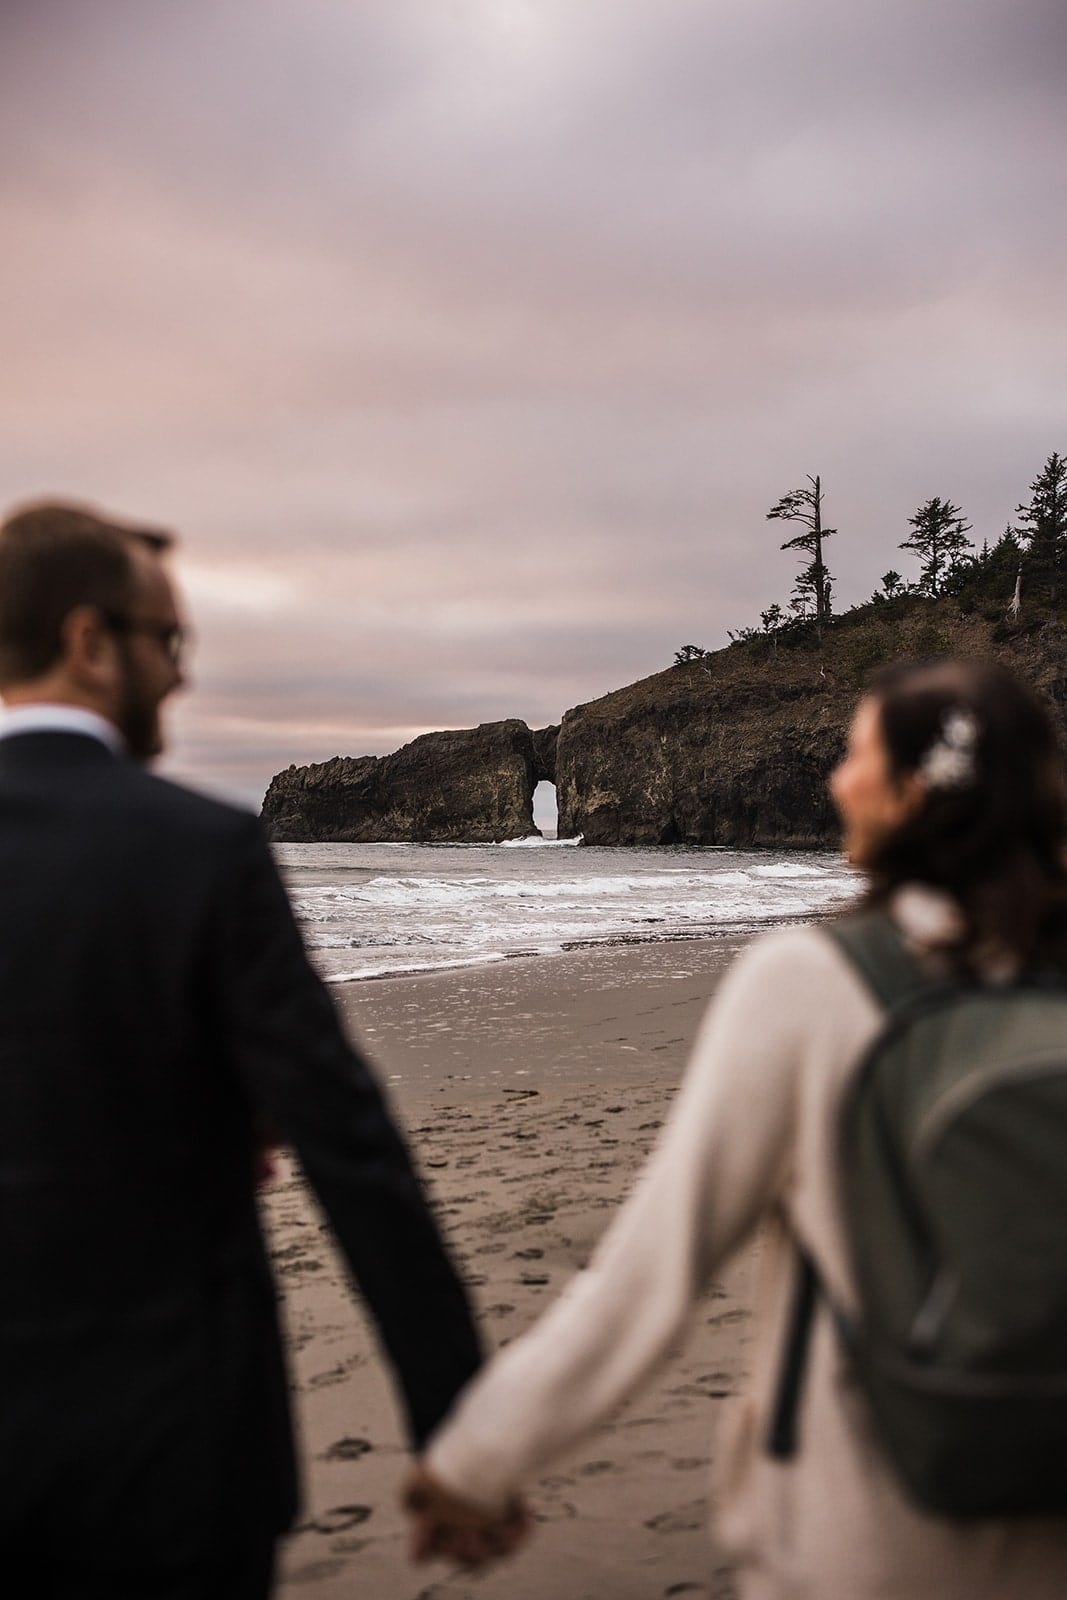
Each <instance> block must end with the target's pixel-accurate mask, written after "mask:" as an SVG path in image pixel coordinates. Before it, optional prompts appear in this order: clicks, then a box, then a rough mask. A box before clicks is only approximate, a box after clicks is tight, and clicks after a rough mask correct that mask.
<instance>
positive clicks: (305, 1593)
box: [265, 939, 758, 1600]
mask: <svg viewBox="0 0 1067 1600" xmlns="http://www.w3.org/2000/svg"><path fill="white" fill-rule="evenodd" d="M742 943H743V941H740V940H737V939H722V940H694V941H691V942H684V943H671V944H658V945H636V946H634V945H630V946H618V947H613V948H599V949H587V950H579V951H575V952H571V953H569V954H564V955H561V956H558V957H546V958H539V959H528V960H514V961H507V962H501V963H498V964H495V965H492V966H487V967H479V968H468V969H462V970H460V971H455V972H451V973H443V974H440V975H435V976H432V977H421V978H416V979H412V978H407V979H390V980H386V981H382V982H371V983H359V984H346V985H339V986H338V987H337V989H336V991H335V994H336V999H337V1001H338V1004H339V1007H340V1009H341V1011H342V1013H343V1015H344V1017H345V1020H346V1022H347V1024H348V1025H349V1027H350V1028H351V1031H352V1033H353V1034H354V1036H355V1037H357V1038H358V1039H359V1040H360V1041H361V1042H362V1043H363V1045H364V1047H365V1049H366V1050H367V1052H368V1053H369V1054H370V1056H371V1057H372V1059H373V1060H374V1061H375V1063H376V1065H377V1067H378V1069H379V1071H380V1074H381V1076H382V1079H383V1081H384V1082H385V1083H386V1085H387V1088H388V1091H389V1093H390V1096H391V1098H392V1101H393V1103H394V1106H395V1107H396V1110H397V1112H398V1115H399V1117H400V1120H401V1122H402V1123H403V1125H404V1127H405V1128H406V1130H407V1133H408V1137H409V1139H410V1142H411V1145H412V1148H413V1150H414V1152H415V1155H416V1159H417V1161H418V1164H419V1166H420V1169H421V1170H422V1172H423V1174H424V1176H425V1177H426V1179H427V1181H428V1183H429V1185H430V1188H431V1192H432V1194H433V1198H434V1202H435V1206H436V1208H437V1211H438V1215H439V1216H440V1218H441V1222H442V1225H443V1227H444V1229H445V1231H446V1234H447V1237H448V1239H449V1243H450V1245H451V1248H452V1249H453V1251H454V1253H455V1255H456V1258H457V1260H458V1262H459V1264H460V1267H461V1270H462V1272H463V1275H464V1278H465V1280H466V1282H467V1283H468V1285H469V1287H470V1291H471V1294H472V1296H473V1298H474V1301H475V1304H476V1306H477V1308H478V1311H479V1315H480V1319H481V1323H482V1327H483V1330H484V1335H485V1339H486V1343H487V1346H488V1347H489V1348H491V1349H492V1348H496V1347H498V1346H499V1345H501V1344H503V1343H506V1342H507V1341H508V1340H509V1339H512V1338H514V1337H515V1336H516V1335H517V1334H518V1333H520V1332H521V1331H522V1330H523V1329H524V1328H525V1327H526V1326H528V1324H529V1323H530V1322H531V1321H533V1320H534V1319H535V1318H536V1317H537V1315H538V1314H539V1312H540V1311H541V1310H542V1308H543V1307H544V1306H545V1305H546V1304H547V1303H548V1301H549V1300H550V1299H551V1298H552V1297H553V1296H554V1295H555V1294H556V1293H557V1292H558V1291H559V1289H560V1288H561V1287H562V1285H563V1284H564V1283H565V1282H566V1280H567V1278H568V1277H569V1276H570V1274H571V1273H572V1272H573V1271H575V1270H576V1269H577V1268H579V1267H581V1266H582V1264H583V1263H584V1262H585V1261H586V1260H587V1258H588V1255H589V1253H590V1250H591V1248H592V1247H593V1245H594V1243H595V1242H596V1240H597V1238H598V1237H599V1236H600V1234H601V1233H602V1231H603V1229H604V1227H605V1226H606V1224H607V1222H608V1221H609V1219H610V1217H611V1215H612V1213H613V1210H614V1208H615V1207H616V1206H617V1205H618V1203H619V1201H620V1199H621V1198H622V1196H623V1195H624V1194H625V1193H626V1191H627V1189H628V1187H629V1185H630V1184H631V1182H632V1180H633V1178H634V1176H635V1174H636V1172H637V1170H638V1168H639V1166H640V1164H641V1162H642V1160H643V1158H644V1156H645V1154H646V1152H647V1151H648V1149H649V1148H650V1146H651V1144H652V1142H653V1141H654V1139H655V1137H656V1134H657V1131H658V1129H659V1127H660V1126H661V1123H662V1120H663V1117H664V1115H665V1113H666V1111H667V1108H668V1106H669V1104H670V1101H671V1098H672V1096H673V1094H674V1092H675V1089H676V1087H677V1085H678V1082H679V1079H680V1076H681V1073H682V1070H683V1068H684V1064H685V1060H686V1056H687V1053H688V1049H689V1045H690V1043H691V1041H692V1038H693V1035H694V1033H695V1031H696V1028H697V1025H698V1023H699V1020H700V1017H701V1015H702V1013H703V1010H704V1008H705V1006H706V1004H707V1000H708V998H709V996H710V995H711V993H712V992H713V990H714V988H715V985H716V983H717V982H718V981H719V979H720V977H721V975H722V973H723V972H724V971H725V970H726V968H727V967H728V965H729V964H730V962H731V961H732V960H733V958H734V957H735V955H736V954H737V951H738V949H739V948H740V947H741V944H742ZM265 1207H266V1212H267V1217H268V1225H269V1227H270V1230H271V1237H272V1247H273V1255H274V1267H275V1271H276V1273H277V1276H278V1281H279V1283H280V1285H281V1286H282V1290H283V1295H284V1313H285V1319H286V1324H287V1327H288V1331H289V1347H290V1353H291V1362H292V1374H293V1381H294V1384H295V1388H296V1391H297V1395H296V1398H297V1411H298V1418H299V1428H300V1433H301V1438H302V1447H303V1459H304V1479H305V1481H304V1489H305V1494H304V1509H303V1512H302V1515H301V1519H300V1523H299V1526H298V1528H297V1529H296V1531H295V1533H294V1534H293V1535H292V1536H291V1538H290V1539H289V1540H288V1541H287V1545H286V1548H285V1551H284V1558H283V1568H282V1571H283V1580H282V1583H281V1588H280V1592H281V1594H282V1595H283V1596H284V1597H285V1600H340V1597H341V1596H346V1597H347V1596H350V1595H352V1594H361V1595H365V1596H368V1597H372V1600H437V1597H441V1600H444V1597H446V1596H447V1597H462V1596H465V1595H471V1596H478V1597H481V1600H497V1597H501V1600H502V1597H505V1596H506V1597H507V1600H587V1597H588V1600H593V1597H594V1596H595V1597H596V1600H649V1597H660V1596H663V1597H667V1596H686V1597H692V1600H697V1597H701V1596H703V1597H708V1600H710V1597H713V1596H714V1597H716V1600H725V1597H727V1596H730V1595H731V1594H732V1592H733V1591H732V1586H731V1583H730V1577H729V1573H728V1572H727V1571H726V1570H725V1568H724V1566H723V1564H722V1562H721V1560H719V1559H718V1558H717V1556H716V1553H715V1551H714V1549H713V1547H712V1545H711V1542H710V1540H709V1537H708V1533H707V1511H708V1482H707V1480H708V1470H709V1461H710V1456H711V1450H712V1448H713V1442H712V1441H713V1430H714V1425H715V1418H716V1412H717V1410H719V1409H721V1405H722V1402H723V1400H724V1399H725V1398H727V1397H728V1396H729V1395H730V1394H731V1393H733V1392H735V1391H736V1389H737V1387H738V1384H739V1382H740V1379H741V1377H742V1376H743V1373H744V1370H745V1362H746V1352H747V1346H748V1339H749V1332H750V1319H749V1310H748V1296H747V1284H748V1280H749V1277H750V1273H751V1268H752V1254H753V1252H752V1250H750V1251H749V1252H748V1253H747V1254H746V1255H745V1256H743V1257H742V1258H740V1259H739V1260H738V1261H737V1262H735V1263H733V1264H732V1265H731V1267H730V1269H729V1270H728V1272H727V1273H726V1274H725V1276H724V1278H723V1281H722V1282H721V1283H718V1284H716V1285H714V1286H713V1287H712V1288H711V1290H710V1291H709V1292H708V1295H707V1296H706V1299H705V1302H704V1304H703V1305H702V1306H701V1308H700V1312H699V1314H698V1317H697V1319H696V1326H695V1328H694V1330H693V1332H692V1334H691V1336H690V1338H689V1339H688V1340H687V1342H686V1344H685V1346H684V1348H683V1349H682V1350H681V1351H680V1352H678V1353H677V1354H676V1355H675V1356H674V1357H673V1358H672V1359H671V1360H670V1361H669V1362H668V1364H667V1365H666V1366H665V1367H664V1368H663V1369H662V1370H661V1372H660V1373H659V1375H658V1376H657V1378H656V1380H655V1381H654V1382H653V1384H652V1385H650V1386H649V1387H648V1388H647V1389H645V1390H644V1391H643V1392H642V1393H641V1394H639V1395H638V1396H636V1397H635V1398H634V1399H633V1401H632V1402H631V1403H630V1405H629V1406H628V1407H627V1408H626V1409H625V1410H624V1411H623V1412H622V1413H620V1414H619V1415H618V1416H616V1417H615V1418H614V1419H613V1421H612V1422H611V1424H610V1425H609V1426H608V1427H606V1428H605V1429H604V1430H603V1431H602V1432H601V1433H600V1434H599V1435H597V1436H596V1437H595V1438H594V1439H591V1440H590V1441H588V1443H587V1444H586V1445H585V1446H584V1447H583V1448H581V1449H580V1450H579V1451H577V1452H576V1453H575V1454H574V1455H573V1457H572V1458H571V1459H569V1460H567V1461H565V1462H562V1463H561V1464H560V1465H559V1467H558V1468H557V1469H556V1470H555V1471H554V1472H553V1473H552V1474H550V1475H549V1476H548V1477H547V1478H545V1479H544V1480H542V1481H541V1482H540V1483H538V1484H536V1485H533V1486H531V1490H530V1501H531V1505H532V1508H533V1510H534V1513H535V1516H536V1520H537V1527H536V1531H535V1534H534V1537H533V1538H532V1539H531V1540H530V1542H529V1544H528V1545H527V1546H526V1547H525V1549H524V1550H523V1551H522V1552H521V1554H520V1555H518V1556H517V1557H516V1558H514V1559H513V1560H512V1561H510V1562H508V1563H506V1564H505V1565H503V1566H501V1567H499V1568H497V1569H495V1570H494V1571H492V1572H491V1573H489V1574H487V1575H485V1576H482V1577H473V1578H472V1577H468V1576H466V1575H464V1574H462V1573H450V1572H449V1570H448V1569H447V1568H446V1567H445V1566H443V1565H441V1564H435V1565H433V1566H429V1567H421V1568H415V1567H413V1566H411V1564H410V1563H409V1561H408V1559H407V1556H406V1549H405V1542H406V1532H405V1529H404V1526H403V1521H402V1517H401V1515H400V1513H399V1511H398V1509H397V1485H398V1483H399V1482H400V1480H401V1478H402V1476H403V1473H404V1471H405V1468H406V1464H407V1461H408V1452H407V1448H406V1444H405V1440H404V1434H403V1429H402V1425H401V1422H400V1418H399V1413H398V1409H397V1405H396V1401H395V1399H394V1396H393V1393H392V1389H391V1386H390V1383H389V1380H388V1378H387V1376H386V1372H385V1369H384V1366H383V1364H382V1362H381V1360H380V1359H379V1357H378V1354H377V1351H376V1349H375V1347H374V1341H373V1336H372V1334H371V1333H370V1331H369V1329H368V1326H367V1323H366V1320H365V1317H364V1315H363V1313H362V1311H361V1310H360V1309H358V1308H357V1307H356V1306H355V1305H354V1303H353V1299H352V1297H351V1295H350V1293H349V1291H348V1288H347V1285H346V1282H345V1278H344V1274H343V1271H342V1269H341V1267H340V1264H339V1261H338V1258H337V1257H336V1255H335V1254H334V1252H333V1249H332V1246H331V1244H330V1242H329V1239H328V1236H327V1235H326V1234H325V1232H324V1224H323V1223H322V1220H321V1217H320V1216H319V1215H318V1213H317V1211H316V1209H315V1207H314V1205H313V1203H312V1201H311V1200H310V1198H309V1196H308V1193H307V1191H306V1189H305V1187H304V1185H303V1182H302V1181H301V1179H300V1177H299V1174H298V1173H296V1172H295V1171H294V1170H293V1169H292V1167H291V1166H290V1164H289V1163H288V1162H283V1167H282V1172H281V1174H280V1176H279V1178H278V1180H277V1181H276V1182H275V1184H274V1186H273V1188H272V1189H271V1191H270V1192H269V1194H268V1195H267V1196H266V1199H265ZM754 1248H758V1246H757V1247H754Z"/></svg>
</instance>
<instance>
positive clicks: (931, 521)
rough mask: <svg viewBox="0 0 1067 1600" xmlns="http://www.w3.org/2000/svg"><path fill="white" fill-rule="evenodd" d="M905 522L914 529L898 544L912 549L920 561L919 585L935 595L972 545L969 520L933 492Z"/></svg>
mask: <svg viewBox="0 0 1067 1600" xmlns="http://www.w3.org/2000/svg"><path fill="white" fill-rule="evenodd" d="M908 526H909V527H911V528H914V530H915V531H914V533H913V534H912V536H911V538H910V539H905V540H904V543H903V544H902V545H901V546H900V548H901V549H902V550H914V551H915V554H916V555H917V556H918V557H919V560H920V561H921V562H922V568H921V570H920V573H919V588H920V589H921V590H922V592H923V594H928V595H930V596H931V597H934V598H936V596H937V595H939V594H944V592H945V584H946V582H947V581H948V580H949V579H950V578H951V577H952V575H953V573H954V572H955V571H956V570H957V569H958V568H959V566H960V564H961V563H962V561H963V559H964V557H965V556H966V555H967V554H968V552H969V551H970V550H971V549H972V545H971V541H970V540H969V539H968V537H967V534H968V532H969V530H970V526H971V524H970V523H969V522H964V520H963V515H962V513H961V511H960V508H959V506H954V505H953V504H952V501H951V500H942V499H941V497H940V495H934V497H933V499H931V500H926V501H924V502H923V504H922V505H921V506H920V507H919V509H918V511H916V513H915V515H914V516H913V517H909V518H908Z"/></svg>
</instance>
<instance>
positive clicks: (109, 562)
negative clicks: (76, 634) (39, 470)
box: [0, 501, 173, 688]
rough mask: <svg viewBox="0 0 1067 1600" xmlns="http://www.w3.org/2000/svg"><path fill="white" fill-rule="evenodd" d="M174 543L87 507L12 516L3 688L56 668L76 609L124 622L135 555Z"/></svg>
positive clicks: (1, 630) (4, 588)
mask: <svg viewBox="0 0 1067 1600" xmlns="http://www.w3.org/2000/svg"><path fill="white" fill-rule="evenodd" d="M172 542H173V541H172V539H171V536H170V535H169V534H167V533H163V532H161V531H160V530H159V529H156V528H144V527H136V526H133V525H129V524H123V523H119V522H113V521H111V520H110V519H109V518H105V517H101V516H99V515H98V514H97V513H96V512H95V511H90V510H88V509H87V508H85V507H83V506H74V505H65V504H62V503H60V502H56V501H44V502H41V503H40V504H38V505H31V506H25V507H23V508H22V509H21V510H19V511H15V512H13V513H12V514H11V515H10V516H9V517H8V518H7V519H6V520H5V521H4V523H3V524H2V525H0V688H6V687H7V686H9V685H10V684H13V683H24V682H28V681H30V680H32V679H34V678H38V677H40V676H41V674H42V673H45V672H47V671H48V669H49V668H50V667H52V666H54V665H55V663H56V662H57V661H58V660H59V657H60V655H61V654H62V650H63V640H62V628H63V621H64V618H65V617H67V616H68V615H69V613H70V612H71V611H73V610H74V608H75V607H76V606H86V605H88V606H99V608H100V610H101V611H104V612H108V613H114V614H117V615H119V616H122V615H125V614H126V613H127V612H128V611H129V608H130V606H131V604H132V603H133V600H134V598H135V591H136V581H137V580H136V573H135V570H134V565H133V562H132V560H131V552H132V550H133V549H135V548H136V547H137V546H138V545H140V546H142V547H143V548H145V549H148V550H151V551H153V552H154V553H155V554H157V555H158V554H160V553H162V552H163V551H164V550H166V549H168V548H169V546H170V545H171V544H172Z"/></svg>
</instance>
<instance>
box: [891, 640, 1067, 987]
mask: <svg viewBox="0 0 1067 1600" xmlns="http://www.w3.org/2000/svg"><path fill="white" fill-rule="evenodd" d="M872 693H873V695H874V699H875V701H876V703H877V707H878V713H879V718H880V722H881V730H882V736H883V739H884V741H885V745H886V749H887V751H888V755H889V761H890V768H891V771H892V772H893V774H894V775H895V776H897V777H902V776H904V775H905V774H907V773H913V772H917V771H918V772H921V771H922V770H923V768H924V766H926V767H927V769H928V770H929V771H930V774H931V776H930V786H929V790H928V793H927V796H926V799H925V801H924V803H923V805H922V806H921V808H920V809H919V811H918V812H917V813H916V815H915V816H914V817H912V818H911V819H910V820H909V821H908V822H906V823H905V824H904V825H903V826H902V827H901V828H899V829H898V830H897V831H896V832H895V833H894V834H893V835H892V837H891V838H890V839H888V840H887V841H886V842H885V843H884V844H883V846H882V848H881V850H880V852H879V854H878V857H877V859H876V860H875V861H874V862H873V863H872V864H871V869H872V889H871V899H872V900H873V901H874V902H875V903H883V902H884V901H885V900H886V899H887V898H888V897H889V895H890V894H891V893H892V891H893V890H894V889H895V888H896V887H898V886H899V885H900V884H903V883H924V884H930V885H933V886H934V887H935V888H938V889H944V890H947V891H948V893H949V894H951V895H952V897H953V898H954V899H955V900H956V902H957V903H958V905H959V906H960V908H961V910H962V911H963V914H964V918H965V922H966V928H965V931H964V933H963V935H962V937H961V939H960V941H959V943H958V945H957V946H956V947H955V950H954V955H955V958H956V960H957V962H958V964H959V965H960V966H961V967H963V968H965V969H973V967H974V965H975V958H976V956H977V957H980V956H981V954H982V953H983V952H992V951H1000V952H1006V953H1010V954H1011V955H1012V956H1013V957H1015V958H1016V960H1018V961H1019V962H1020V963H1021V966H1022V967H1023V969H1024V970H1034V969H1039V968H1042V967H1046V968H1047V967H1049V966H1053V967H1055V968H1057V969H1059V970H1060V971H1062V972H1067V855H1065V844H1067V787H1065V774H1064V759H1063V752H1062V751H1061V749H1060V745H1059V742H1058V739H1057V735H1056V728H1055V725H1054V723H1053V720H1052V717H1051V715H1050V713H1049V711H1048V709H1046V707H1045V705H1044V704H1043V702H1042V701H1041V700H1039V699H1038V697H1037V695H1036V694H1035V693H1034V692H1033V690H1031V689H1029V688H1028V687H1026V685H1024V684H1022V683H1020V681H1019V680H1018V679H1017V678H1016V677H1014V676H1013V674H1012V673H1010V672H1008V671H1007V670H1006V669H1005V668H1004V667H1000V666H997V665H996V664H995V663H993V662H989V661H945V662H937V663H934V664H931V665H928V666H909V667H894V668H891V669H890V670H889V671H887V672H885V673H883V674H882V675H881V676H880V677H879V678H878V679H877V681H876V682H875V684H874V686H873V690H872ZM961 726H962V727H963V728H964V730H965V735H966V738H965V742H966V745H967V750H966V755H965V758H964V772H963V774H962V776H961V775H960V774H959V773H958V772H957V773H956V775H955V778H953V776H952V760H953V756H952V755H950V756H949V777H948V781H946V782H939V781H938V780H937V776H936V772H937V769H936V766H935V767H933V768H931V767H930V760H931V752H937V753H938V754H940V755H941V756H942V761H943V758H944V754H945V746H946V743H947V744H948V746H949V747H951V745H952V741H953V730H954V729H958V728H959V727H961ZM946 734H947V735H948V738H947V740H946ZM934 759H935V761H936V756H935V758H934Z"/></svg>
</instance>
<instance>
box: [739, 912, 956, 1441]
mask: <svg viewBox="0 0 1067 1600" xmlns="http://www.w3.org/2000/svg"><path fill="white" fill-rule="evenodd" d="M822 931H823V932H824V933H825V934H826V936H827V937H828V938H829V939H832V940H833V942H834V944H836V945H837V946H838V948H839V949H840V950H842V951H843V952H844V954H845V955H846V956H847V957H848V959H849V961H850V962H851V963H852V965H853V966H854V967H855V968H856V970H857V971H858V972H859V974H860V975H861V977H862V978H863V979H864V981H865V983H866V984H867V987H868V988H869V989H870V990H871V992H872V994H873V995H874V997H875V999H876V1000H878V1001H879V1002H880V1003H881V1004H882V1005H883V1006H884V1007H885V1008H886V1010H887V1011H889V1010H893V1009H894V1008H895V1007H897V1006H901V1005H904V1004H905V1003H906V1002H907V1001H909V1000H911V999H913V998H915V997H916V996H918V995H920V994H923V993H924V992H925V991H927V990H929V989H930V988H932V987H935V985H933V984H931V981H930V979H929V978H927V977H926V976H925V974H924V973H923V972H922V970H921V969H920V967H919V966H918V964H917V963H916V962H915V961H914V960H913V959H912V957H911V956H910V955H909V954H908V951H907V947H906V946H905V944H904V940H903V938H902V936H901V934H900V933H899V931H898V930H897V927H896V924H895V923H894V922H893V921H892V919H891V918H890V917H889V916H888V915H887V914H886V913H885V912H884V911H879V910H871V911H857V912H854V913H853V914H852V915H851V916H847V917H841V918H839V919H838V920H837V921H836V922H831V923H827V924H826V925H825V926H824V928H823V930H822ZM820 1288H821V1285H820V1283H819V1277H818V1273H817V1271H816V1269H815V1263H814V1262H813V1261H812V1259H811V1257H810V1256H809V1255H808V1254H807V1252H806V1251H805V1250H803V1249H802V1248H800V1249H798V1251H797V1279H796V1287H795V1289H794V1293H793V1304H792V1307H791V1309H790V1313H789V1322H788V1328H787V1331H786V1338H785V1348H784V1349H783V1352H782V1360H781V1367H780V1369H779V1374H778V1386H777V1390H776V1393H775V1397H774V1404H773V1408H772V1411H771V1422H770V1428H769V1430H768V1434H767V1441H766V1447H767V1452H768V1454H769V1455H771V1456H773V1457H775V1458H776V1459H777V1460H779V1461H788V1460H789V1459H791V1457H792V1456H794V1455H795V1454H796V1449H797V1415H798V1412H799V1410H800V1396H801V1389H802V1387H803V1383H804V1374H805V1369H806V1366H807V1359H808V1345H809V1342H810V1339H811V1328H812V1323H813V1322H814V1319H815V1303H816V1300H817V1298H818V1295H819V1292H820ZM835 1315H836V1313H835ZM839 1320H840V1319H839Z"/></svg>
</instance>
